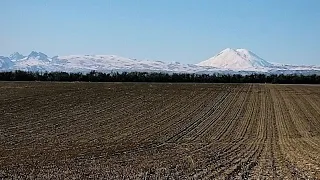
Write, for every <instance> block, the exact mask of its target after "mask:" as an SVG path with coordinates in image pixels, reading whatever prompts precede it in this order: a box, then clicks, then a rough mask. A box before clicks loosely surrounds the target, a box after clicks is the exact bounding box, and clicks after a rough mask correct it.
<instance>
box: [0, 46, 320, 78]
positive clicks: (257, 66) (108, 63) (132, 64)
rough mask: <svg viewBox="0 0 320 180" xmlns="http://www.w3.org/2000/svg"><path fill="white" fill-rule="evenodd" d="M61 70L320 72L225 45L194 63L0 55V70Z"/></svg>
mask: <svg viewBox="0 0 320 180" xmlns="http://www.w3.org/2000/svg"><path fill="white" fill-rule="evenodd" d="M13 70H24V71H64V72H89V71H92V70H96V71H100V72H110V71H114V72H115V71H118V72H123V71H127V72H131V71H145V72H166V73H231V74H238V73H240V74H248V73H253V72H257V73H266V74H270V73H275V74H280V73H283V74H294V73H297V74H320V66H307V65H305V66H297V65H282V64H276V63H271V62H268V61H266V60H264V59H262V58H260V57H259V56H257V55H256V54H254V53H253V52H251V51H249V50H246V49H231V48H227V49H225V50H223V51H221V52H220V53H219V54H217V55H216V56H214V57H212V58H209V59H208V60H205V61H202V62H200V63H198V64H195V65H194V64H181V63H178V62H172V63H165V62H162V61H150V60H137V59H132V58H124V57H120V56H116V55H69V56H54V57H48V56H47V55H46V54H44V53H42V52H35V51H32V52H31V53H30V54H29V55H27V56H25V55H22V54H20V53H18V52H15V53H13V54H11V55H10V56H9V57H5V56H0V71H13Z"/></svg>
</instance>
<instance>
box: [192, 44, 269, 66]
mask: <svg viewBox="0 0 320 180" xmlns="http://www.w3.org/2000/svg"><path fill="white" fill-rule="evenodd" d="M198 65H199V66H209V67H216V68H223V69H231V70H257V69H263V68H264V69H265V68H268V67H271V66H272V64H271V63H269V62H268V61H266V60H264V59H262V58H260V57H259V56H257V55H256V54H254V53H253V52H251V51H249V50H247V49H232V48H227V49H224V50H222V51H221V52H220V53H218V54H217V55H216V56H214V57H212V58H210V59H208V60H205V61H202V62H200V63H199V64H198Z"/></svg>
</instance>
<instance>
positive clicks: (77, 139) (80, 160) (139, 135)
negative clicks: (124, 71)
mask: <svg viewBox="0 0 320 180" xmlns="http://www.w3.org/2000/svg"><path fill="white" fill-rule="evenodd" d="M0 104H1V105H0V179H28V178H29V179H50V178H51V179H89V178H92V179H317V178H318V179H319V178H320V86H308V85H268V84H170V83H163V84H161V83H45V82H2V83H0Z"/></svg>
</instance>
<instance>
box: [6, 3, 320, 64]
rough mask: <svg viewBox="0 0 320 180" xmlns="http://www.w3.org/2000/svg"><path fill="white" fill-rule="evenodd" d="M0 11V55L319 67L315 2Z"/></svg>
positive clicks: (18, 6) (25, 6)
mask: <svg viewBox="0 0 320 180" xmlns="http://www.w3.org/2000/svg"><path fill="white" fill-rule="evenodd" d="M0 7H1V11H0V23H1V27H0V42H1V46H0V55H9V54H11V53H12V52H14V51H18V52H21V53H23V54H28V53H30V51H32V50H36V51H41V52H44V53H46V54H48V55H50V56H54V55H70V54H114V55H120V56H124V57H131V58H137V59H151V60H161V61H166V62H171V61H178V62H182V63H197V62H200V61H203V60H205V59H208V58H209V57H211V56H214V55H215V54H217V53H218V52H219V51H221V50H223V49H225V48H227V47H230V48H246V49H249V50H251V51H253V52H254V53H256V54H257V55H259V56H260V57H262V58H264V59H266V60H268V61H272V62H280V63H292V64H318V65H319V64H320V56H319V55H320V0H0Z"/></svg>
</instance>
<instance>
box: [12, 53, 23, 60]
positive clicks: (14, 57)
mask: <svg viewBox="0 0 320 180" xmlns="http://www.w3.org/2000/svg"><path fill="white" fill-rule="evenodd" d="M23 58H25V56H24V55H22V54H20V53H18V52H14V53H12V54H11V55H10V56H9V59H10V60H19V59H23Z"/></svg>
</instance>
